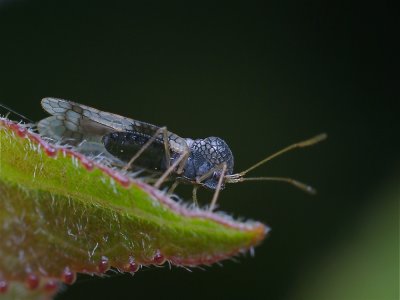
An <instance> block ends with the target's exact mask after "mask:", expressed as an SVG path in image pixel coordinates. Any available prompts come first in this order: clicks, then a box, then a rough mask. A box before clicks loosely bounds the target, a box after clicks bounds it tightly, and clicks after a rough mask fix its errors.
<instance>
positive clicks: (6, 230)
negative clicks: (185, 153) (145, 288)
mask: <svg viewBox="0 0 400 300" xmlns="http://www.w3.org/2000/svg"><path fill="white" fill-rule="evenodd" d="M267 232H268V227H267V226H265V225H263V224H261V223H258V222H238V221H235V220H233V219H232V218H230V217H227V216H226V215H224V214H221V213H218V214H217V213H211V212H209V211H205V210H201V209H197V208H196V209H193V208H189V207H188V206H187V205H184V204H182V203H177V202H175V201H174V200H172V199H170V198H169V197H168V196H167V195H166V194H165V193H163V192H161V191H159V190H156V189H154V188H153V187H152V186H150V185H148V184H146V183H144V182H143V181H141V180H134V179H130V178H128V177H126V176H125V175H124V174H122V173H119V172H118V171H116V170H112V169H110V168H107V167H105V166H103V165H100V164H99V163H95V162H93V161H91V160H89V159H88V158H86V157H85V156H83V155H81V154H79V153H76V152H74V151H73V150H68V149H65V148H61V147H56V146H55V145H49V144H47V143H46V142H45V141H43V140H42V139H41V138H40V136H39V135H37V134H35V133H33V132H30V131H29V130H26V129H25V128H24V127H23V126H21V125H18V124H15V123H13V122H11V121H9V120H7V119H0V239H1V240H0V257H1V260H0V293H1V292H4V293H5V294H6V293H7V291H6V290H8V291H9V292H10V290H11V289H12V286H13V284H14V285H16V286H17V285H18V287H19V286H20V285H21V283H23V284H25V286H27V287H29V288H30V290H32V291H38V290H40V291H45V290H47V291H48V292H49V293H50V294H51V293H54V292H55V291H56V290H57V287H58V285H59V284H58V283H59V282H65V283H72V282H73V281H74V279H75V274H76V272H84V273H93V274H98V275H101V274H102V273H104V272H105V271H106V270H108V269H109V268H110V267H113V268H115V269H118V270H120V271H122V272H135V271H137V270H138V269H139V268H140V266H142V265H161V264H163V263H165V262H166V261H168V262H169V263H171V264H172V265H178V266H188V267H191V266H198V265H209V264H212V263H215V262H217V261H220V260H223V259H228V258H230V257H232V256H235V255H237V254H240V253H243V252H246V251H248V250H249V249H252V247H254V246H255V245H257V244H258V243H260V242H261V241H262V240H263V239H264V237H265V235H266V233H267ZM15 290H16V288H15ZM35 299H36V298H35Z"/></svg>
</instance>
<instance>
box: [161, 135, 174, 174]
mask: <svg viewBox="0 0 400 300" xmlns="http://www.w3.org/2000/svg"><path fill="white" fill-rule="evenodd" d="M160 129H162V133H163V141H164V150H165V162H166V166H167V169H168V168H169V167H170V165H171V154H170V152H169V143H168V131H167V127H161V128H160Z"/></svg>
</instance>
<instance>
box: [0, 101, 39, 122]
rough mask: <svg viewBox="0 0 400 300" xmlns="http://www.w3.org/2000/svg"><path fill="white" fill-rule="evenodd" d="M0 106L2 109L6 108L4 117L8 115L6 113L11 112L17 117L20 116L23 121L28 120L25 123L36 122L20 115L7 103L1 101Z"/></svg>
mask: <svg viewBox="0 0 400 300" xmlns="http://www.w3.org/2000/svg"><path fill="white" fill-rule="evenodd" d="M0 107H3V108H4V109H6V110H8V112H7V114H6V115H5V117H6V118H7V117H8V115H9V114H10V113H13V114H14V115H16V116H18V117H21V118H22V119H24V120H25V121H28V122H27V123H32V124H35V123H36V122H34V121H32V120H31V119H29V118H27V117H25V116H24V115H22V114H20V113H18V112H16V111H15V110H13V109H12V108H10V107H8V106H7V105H4V104H3V103H0Z"/></svg>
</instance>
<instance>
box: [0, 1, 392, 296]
mask: <svg viewBox="0 0 400 300" xmlns="http://www.w3.org/2000/svg"><path fill="white" fill-rule="evenodd" d="M144 2H145V3H144ZM388 10H391V8H390V7H388V4H386V3H385V1H381V2H379V3H378V2H377V3H375V4H374V5H371V6H368V4H365V3H364V4H363V5H362V6H359V5H356V4H355V3H351V2H347V1H338V2H335V4H328V3H325V2H320V1H269V2H264V3H263V5H261V4H257V3H256V2H246V4H244V5H242V6H234V5H233V4H227V3H225V4H223V3H222V2H218V3H212V4H208V5H206V4H203V5H202V4H201V2H199V1H196V2H191V4H187V3H184V2H181V3H171V2H168V3H167V2H165V3H164V4H161V5H160V4H159V3H156V2H155V1H143V2H142V1H141V2H138V1H131V2H126V3H118V2H112V1H34V0H31V1H22V0H21V1H17V0H16V1H0V34H1V40H0V102H2V103H4V104H7V105H8V106H10V107H13V108H14V109H15V110H17V111H19V112H21V113H22V114H24V115H26V116H28V117H30V118H31V119H34V120H39V119H41V118H43V117H45V116H46V114H45V113H44V112H43V111H42V110H41V108H40V104H39V101H40V99H41V98H43V97H45V96H53V97H60V98H65V99H69V100H74V101H76V102H80V103H84V104H87V105H90V106H94V107H96V108H100V109H102V110H105V111H110V112H114V113H119V114H122V115H125V116H128V117H132V118H136V119H138V120H143V121H148V122H151V123H154V124H157V125H167V126H168V128H169V129H170V130H172V131H174V132H176V133H177V134H179V135H181V136H183V137H192V138H199V137H206V136H213V135H215V136H220V137H222V138H223V139H225V140H226V141H227V142H228V143H229V145H230V146H231V149H232V151H233V153H234V154H235V166H236V171H240V170H242V169H244V168H246V167H248V166H249V165H250V164H252V163H254V162H255V161H257V160H259V159H261V158H263V157H264V156H265V155H267V154H270V153H272V152H274V151H276V150H278V149H280V148H282V147H284V146H286V145H288V144H290V143H292V142H296V141H299V140H301V139H305V138H308V137H311V136H313V135H314V134H317V133H320V132H327V133H328V135H329V139H328V140H327V141H326V142H324V143H322V144H320V145H318V146H315V147H313V148H309V149H304V150H299V151H297V152H293V153H290V154H288V155H286V156H285V157H281V158H279V159H276V160H275V161H273V162H271V163H270V164H269V165H265V166H264V167H262V168H260V169H259V170H257V171H255V172H254V175H265V176H268V175H270V176H290V177H294V178H297V179H300V180H303V181H305V182H309V183H311V184H312V185H314V186H315V187H317V188H318V190H319V194H318V196H316V197H310V196H308V195H305V194H304V193H303V192H301V191H299V190H296V189H294V188H292V187H290V186H287V185H284V184H280V183H246V184H238V185H234V186H229V187H228V189H227V190H225V191H224V192H223V193H222V195H221V197H220V202H219V203H220V208H221V209H222V210H224V211H228V212H232V213H233V214H234V215H235V216H241V217H246V218H252V219H255V220H260V221H263V222H265V223H267V224H268V225H270V226H271V228H272V232H271V235H270V237H269V238H268V239H267V240H265V242H264V243H263V244H262V245H261V246H259V247H257V248H256V255H255V257H254V258H251V257H250V256H248V257H242V258H240V259H238V261H239V262H238V263H237V262H231V261H228V262H224V263H223V267H219V266H213V267H211V268H206V271H202V270H194V271H193V272H192V273H189V272H187V271H186V270H182V269H177V268H173V269H172V270H169V269H168V268H164V269H156V268H151V269H146V270H144V271H141V272H139V273H137V274H136V275H135V276H134V277H131V276H129V275H114V276H111V277H110V278H107V279H98V278H97V279H92V278H89V277H84V276H83V277H81V278H80V280H79V281H78V283H77V284H75V285H74V286H72V287H68V288H67V289H66V290H65V291H64V292H63V293H62V294H61V295H60V296H59V297H58V299H69V298H71V299H72V298H73V299H85V298H88V297H94V296H96V297H97V299H107V298H109V297H111V296H112V297H114V298H122V297H126V296H129V297H131V298H138V297H141V298H143V297H146V298H147V299H148V298H154V299H156V298H160V297H161V296H166V295H170V296H171V295H172V296H174V297H177V298H178V297H179V298H180V297H188V298H189V297H190V298H192V299H195V298H196V299H197V298H198V299H204V298H219V299H228V298H229V299H231V298H239V297H240V298H243V297H249V298H250V299H261V298H263V299H274V300H275V299H277V300H280V299H354V300H358V299H360V300H362V299H397V297H398V281H399V279H398V268H399V261H398V238H399V233H398V204H399V199H400V189H399V186H400V155H399V119H398V118H399V109H398V107H396V104H397V103H396V102H398V101H399V99H398V98H397V99H395V96H394V94H392V91H391V90H390V88H389V86H390V83H391V81H393V82H394V79H392V78H391V77H389V75H388V73H387V70H386V66H389V65H390V64H391V55H392V54H394V52H393V50H392V48H391V47H390V45H389V44H388V43H387V40H388V39H387V38H389V37H390V36H389V35H390V34H389V28H390V27H391V25H392V24H391V20H390V18H389V17H388V15H387V14H386V13H387V11H388ZM182 192H183V193H185V192H186V190H185V189H183V190H182ZM210 196H211V195H210V194H209V193H208V192H202V193H200V197H201V198H203V199H208V198H210Z"/></svg>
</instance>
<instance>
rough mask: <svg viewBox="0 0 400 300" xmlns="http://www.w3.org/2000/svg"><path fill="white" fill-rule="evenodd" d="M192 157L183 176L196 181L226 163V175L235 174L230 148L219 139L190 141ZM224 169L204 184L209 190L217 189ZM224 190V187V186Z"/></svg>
mask: <svg viewBox="0 0 400 300" xmlns="http://www.w3.org/2000/svg"><path fill="white" fill-rule="evenodd" d="M188 145H189V148H190V156H189V158H188V160H187V162H186V165H185V169H184V172H183V174H182V175H183V176H184V177H186V178H188V179H191V180H195V179H196V178H199V177H201V176H202V175H204V174H206V173H207V172H209V171H210V170H212V169H213V168H216V167H218V166H221V164H222V163H226V167H227V168H226V174H225V175H230V174H232V173H233V163H234V161H233V154H232V151H231V150H230V149H229V146H228V145H227V144H226V143H225V141H223V140H222V139H220V138H218V137H208V138H205V139H197V140H189V139H188ZM221 173H222V169H216V170H215V172H214V173H213V174H212V175H211V176H210V177H208V178H206V179H205V180H204V181H203V182H202V183H203V184H204V186H205V187H207V188H209V189H216V187H217V184H218V180H219V178H220V176H221ZM222 188H223V186H222Z"/></svg>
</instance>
